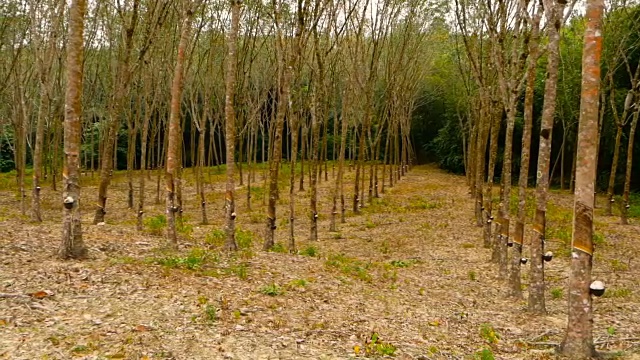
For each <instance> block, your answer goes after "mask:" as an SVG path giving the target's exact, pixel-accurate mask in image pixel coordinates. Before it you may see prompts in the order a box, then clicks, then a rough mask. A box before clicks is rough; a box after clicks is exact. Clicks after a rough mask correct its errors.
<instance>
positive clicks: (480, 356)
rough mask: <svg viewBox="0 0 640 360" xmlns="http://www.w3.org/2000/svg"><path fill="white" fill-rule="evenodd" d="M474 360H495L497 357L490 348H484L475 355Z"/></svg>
mask: <svg viewBox="0 0 640 360" xmlns="http://www.w3.org/2000/svg"><path fill="white" fill-rule="evenodd" d="M473 359H474V360H495V356H494V355H493V352H492V351H491V349H489V348H484V349H482V350H478V351H477V352H476V353H475V354H473Z"/></svg>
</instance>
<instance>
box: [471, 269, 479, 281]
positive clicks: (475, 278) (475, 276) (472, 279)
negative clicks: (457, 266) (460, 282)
mask: <svg viewBox="0 0 640 360" xmlns="http://www.w3.org/2000/svg"><path fill="white" fill-rule="evenodd" d="M477 278H478V276H477V275H476V272H475V271H473V270H469V280H471V281H476V280H477Z"/></svg>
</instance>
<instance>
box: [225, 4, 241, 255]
mask: <svg viewBox="0 0 640 360" xmlns="http://www.w3.org/2000/svg"><path fill="white" fill-rule="evenodd" d="M241 5H242V1H241V0H231V29H230V31H229V34H228V39H227V52H228V53H227V58H226V65H227V71H226V74H225V99H224V118H225V119H224V122H225V146H226V156H227V158H226V175H227V181H226V191H225V198H224V209H225V227H224V231H225V235H226V236H225V243H224V249H225V250H226V251H235V250H237V249H238V246H237V245H236V235H235V231H236V204H235V178H234V176H235V175H234V172H235V159H234V156H235V142H236V112H235V108H234V96H235V90H236V66H237V61H238V58H237V43H238V33H239V30H240V6H241Z"/></svg>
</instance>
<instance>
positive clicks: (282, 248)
mask: <svg viewBox="0 0 640 360" xmlns="http://www.w3.org/2000/svg"><path fill="white" fill-rule="evenodd" d="M269 251H271V252H276V253H281V254H284V253H287V252H288V251H287V248H286V247H285V246H284V244H282V243H279V242H277V243H275V244H273V246H272V247H271V249H269Z"/></svg>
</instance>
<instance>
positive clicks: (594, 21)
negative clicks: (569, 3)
mask: <svg viewBox="0 0 640 360" xmlns="http://www.w3.org/2000/svg"><path fill="white" fill-rule="evenodd" d="M603 10H604V1H603V0H589V1H588V2H587V12H586V19H587V24H586V29H585V35H584V50H583V55H582V94H581V98H580V124H579V127H578V147H577V149H578V150H577V151H578V160H577V162H578V166H577V172H576V191H575V196H574V199H575V202H574V208H573V238H572V242H571V247H572V253H571V273H570V275H569V291H568V292H569V317H568V322H567V332H566V334H565V337H564V340H563V341H562V344H561V346H560V352H561V353H562V354H563V355H565V356H568V357H569V358H571V359H590V358H591V357H593V356H595V355H596V353H595V348H594V344H593V307H592V300H591V296H590V292H589V287H590V286H589V285H590V282H591V267H592V260H593V242H592V241H593V238H592V236H593V198H594V191H593V190H594V182H595V176H596V170H597V164H596V162H595V158H596V151H597V141H598V140H597V138H598V89H599V87H600V56H601V52H602V33H601V27H602V23H601V22H602V15H603Z"/></svg>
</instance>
